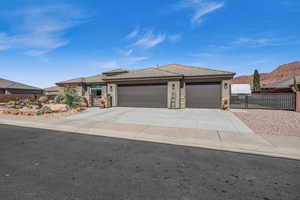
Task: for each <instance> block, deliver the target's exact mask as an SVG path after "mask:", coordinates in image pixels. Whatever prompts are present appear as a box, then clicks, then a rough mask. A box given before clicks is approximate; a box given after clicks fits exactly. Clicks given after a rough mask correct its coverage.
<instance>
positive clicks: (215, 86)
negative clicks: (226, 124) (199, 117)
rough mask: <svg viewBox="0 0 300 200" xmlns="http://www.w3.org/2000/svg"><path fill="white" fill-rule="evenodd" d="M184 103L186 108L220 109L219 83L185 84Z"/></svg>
mask: <svg viewBox="0 0 300 200" xmlns="http://www.w3.org/2000/svg"><path fill="white" fill-rule="evenodd" d="M186 101H187V107H188V108H220V107H221V85H220V83H187V85H186Z"/></svg>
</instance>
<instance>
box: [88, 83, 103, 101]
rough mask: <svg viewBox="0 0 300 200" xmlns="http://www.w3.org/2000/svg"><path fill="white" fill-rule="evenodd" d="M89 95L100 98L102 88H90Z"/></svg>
mask: <svg viewBox="0 0 300 200" xmlns="http://www.w3.org/2000/svg"><path fill="white" fill-rule="evenodd" d="M91 93H92V96H93V97H97V98H101V95H102V86H98V85H97V86H92V87H91Z"/></svg>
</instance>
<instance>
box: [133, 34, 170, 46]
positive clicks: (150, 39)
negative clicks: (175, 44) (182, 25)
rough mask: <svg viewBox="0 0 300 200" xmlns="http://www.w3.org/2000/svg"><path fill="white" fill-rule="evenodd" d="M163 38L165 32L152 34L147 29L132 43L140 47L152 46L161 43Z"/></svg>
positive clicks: (164, 37)
mask: <svg viewBox="0 0 300 200" xmlns="http://www.w3.org/2000/svg"><path fill="white" fill-rule="evenodd" d="M165 39H166V35H165V34H158V35H154V34H153V32H152V31H148V32H146V33H145V35H144V36H143V37H142V38H140V39H138V40H137V41H136V42H135V43H134V46H138V47H142V48H152V47H155V46H157V45H159V44H160V43H162V42H163V41H164V40H165Z"/></svg>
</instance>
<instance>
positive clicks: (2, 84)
mask: <svg viewBox="0 0 300 200" xmlns="http://www.w3.org/2000/svg"><path fill="white" fill-rule="evenodd" d="M0 94H7V95H9V94H43V90H42V89H40V88H37V87H33V86H29V85H25V84H23V83H18V82H14V81H10V80H6V79H3V78H0Z"/></svg>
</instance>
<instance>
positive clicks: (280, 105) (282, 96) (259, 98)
mask: <svg viewBox="0 0 300 200" xmlns="http://www.w3.org/2000/svg"><path fill="white" fill-rule="evenodd" d="M295 100H296V97H295V94H294V93H271V94H265V93H259V94H252V95H250V96H244V95H237V96H231V97H230V107H231V108H238V109H273V110H295V103H296V102H295Z"/></svg>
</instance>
